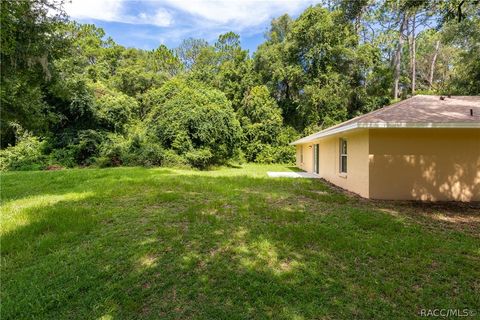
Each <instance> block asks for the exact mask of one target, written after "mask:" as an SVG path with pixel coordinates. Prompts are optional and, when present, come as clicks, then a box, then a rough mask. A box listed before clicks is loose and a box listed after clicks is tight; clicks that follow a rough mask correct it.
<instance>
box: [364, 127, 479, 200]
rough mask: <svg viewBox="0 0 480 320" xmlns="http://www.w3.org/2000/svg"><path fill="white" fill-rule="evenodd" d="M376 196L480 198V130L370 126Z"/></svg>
mask: <svg viewBox="0 0 480 320" xmlns="http://www.w3.org/2000/svg"><path fill="white" fill-rule="evenodd" d="M369 162H370V165H369V166H370V181H369V185H370V186H369V189H370V190H369V191H370V192H369V194H370V198H373V199H398V200H432V201H444V200H457V201H480V129H434V128H428V129H405V128H402V129H370V143H369Z"/></svg>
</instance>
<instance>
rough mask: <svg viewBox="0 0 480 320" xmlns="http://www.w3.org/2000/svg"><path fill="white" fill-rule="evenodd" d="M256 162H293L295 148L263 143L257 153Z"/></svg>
mask: <svg viewBox="0 0 480 320" xmlns="http://www.w3.org/2000/svg"><path fill="white" fill-rule="evenodd" d="M256 162H259V163H286V164H293V163H294V162H295V148H293V147H291V146H270V145H264V148H263V149H262V151H261V152H260V153H259V154H258V155H257V158H256Z"/></svg>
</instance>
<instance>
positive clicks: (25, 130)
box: [0, 0, 480, 170]
mask: <svg viewBox="0 0 480 320" xmlns="http://www.w3.org/2000/svg"><path fill="white" fill-rule="evenodd" d="M0 18H1V49H0V50H1V91H0V96H1V149H2V150H1V151H0V159H1V163H0V169H2V170H19V169H43V168H48V167H49V166H50V167H51V166H64V167H75V166H79V165H80V166H88V165H98V166H118V165H145V166H149V165H184V166H193V167H198V168H206V167H209V166H211V165H217V164H223V163H226V162H227V161H229V160H231V159H233V160H236V161H251V162H261V163H273V162H283V163H288V162H291V161H292V159H293V158H294V150H293V148H291V147H289V146H288V143H289V142H290V141H293V140H295V139H296V138H298V137H299V136H300V135H305V134H308V133H312V132H314V131H318V130H320V129H322V128H325V127H328V126H330V125H333V124H336V123H339V122H341V121H345V120H347V119H349V118H352V117H354V116H357V115H359V114H363V113H366V112H369V111H372V110H375V109H377V108H380V107H382V106H384V105H387V104H389V103H391V102H392V101H395V100H397V99H404V98H406V97H408V96H410V95H413V94H421V93H422V94H453V95H479V94H480V58H479V57H480V10H479V1H476V0H474V1H465V0H452V1H440V0H416V1H415V0H395V1H393V0H392V1H390V0H382V1H371V0H358V1H354V0H330V1H323V3H320V4H318V5H316V6H311V7H309V8H307V9H306V10H305V11H304V12H303V13H302V14H301V15H300V16H299V17H298V18H292V17H290V16H288V15H283V16H281V17H278V18H276V19H274V20H272V22H271V27H270V30H269V31H268V32H267V33H266V34H265V41H264V43H262V44H261V45H260V46H259V47H258V49H257V51H255V52H254V53H249V52H247V51H246V50H244V49H242V47H241V43H240V37H239V35H238V34H235V33H233V32H228V33H225V34H222V35H220V36H219V37H218V40H217V41H216V42H215V43H213V44H211V43H208V42H207V41H206V40H203V39H193V38H189V39H185V40H184V41H183V42H182V43H181V44H180V45H179V47H177V48H167V47H166V46H164V45H160V46H159V47H158V48H157V49H155V50H141V49H136V48H125V47H123V46H121V45H119V44H117V43H115V41H114V39H111V38H108V37H106V35H105V32H104V31H103V30H102V29H101V28H98V27H96V26H95V25H88V24H78V23H76V22H72V21H69V19H68V17H67V16H66V14H65V12H64V10H63V2H62V1H57V0H29V1H25V0H22V1H2V2H1V17H0Z"/></svg>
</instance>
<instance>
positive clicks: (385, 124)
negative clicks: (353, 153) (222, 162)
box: [290, 122, 480, 146]
mask: <svg viewBox="0 0 480 320" xmlns="http://www.w3.org/2000/svg"><path fill="white" fill-rule="evenodd" d="M368 128H471V129H473V128H480V122H365V123H353V124H351V125H347V126H343V127H340V128H335V129H331V130H329V129H325V130H323V131H320V132H318V133H316V134H313V135H310V136H308V137H304V138H301V139H298V140H296V141H293V142H291V143H290V145H291V146H294V145H298V144H304V143H309V142H312V141H315V140H318V139H321V138H324V137H328V136H331V135H334V134H336V133H341V132H346V131H352V130H354V129H368ZM307 138H308V139H307Z"/></svg>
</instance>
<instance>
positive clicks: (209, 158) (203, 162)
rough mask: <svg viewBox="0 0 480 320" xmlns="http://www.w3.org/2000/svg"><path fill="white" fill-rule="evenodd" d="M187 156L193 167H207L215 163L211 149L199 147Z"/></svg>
mask: <svg viewBox="0 0 480 320" xmlns="http://www.w3.org/2000/svg"><path fill="white" fill-rule="evenodd" d="M185 158H186V159H187V161H188V162H189V163H190V165H191V166H192V167H195V168H198V169H201V170H203V169H206V168H208V167H209V166H211V165H213V164H214V160H213V154H212V152H211V151H210V150H209V149H197V150H193V151H190V152H188V153H187V154H186V155H185Z"/></svg>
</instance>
